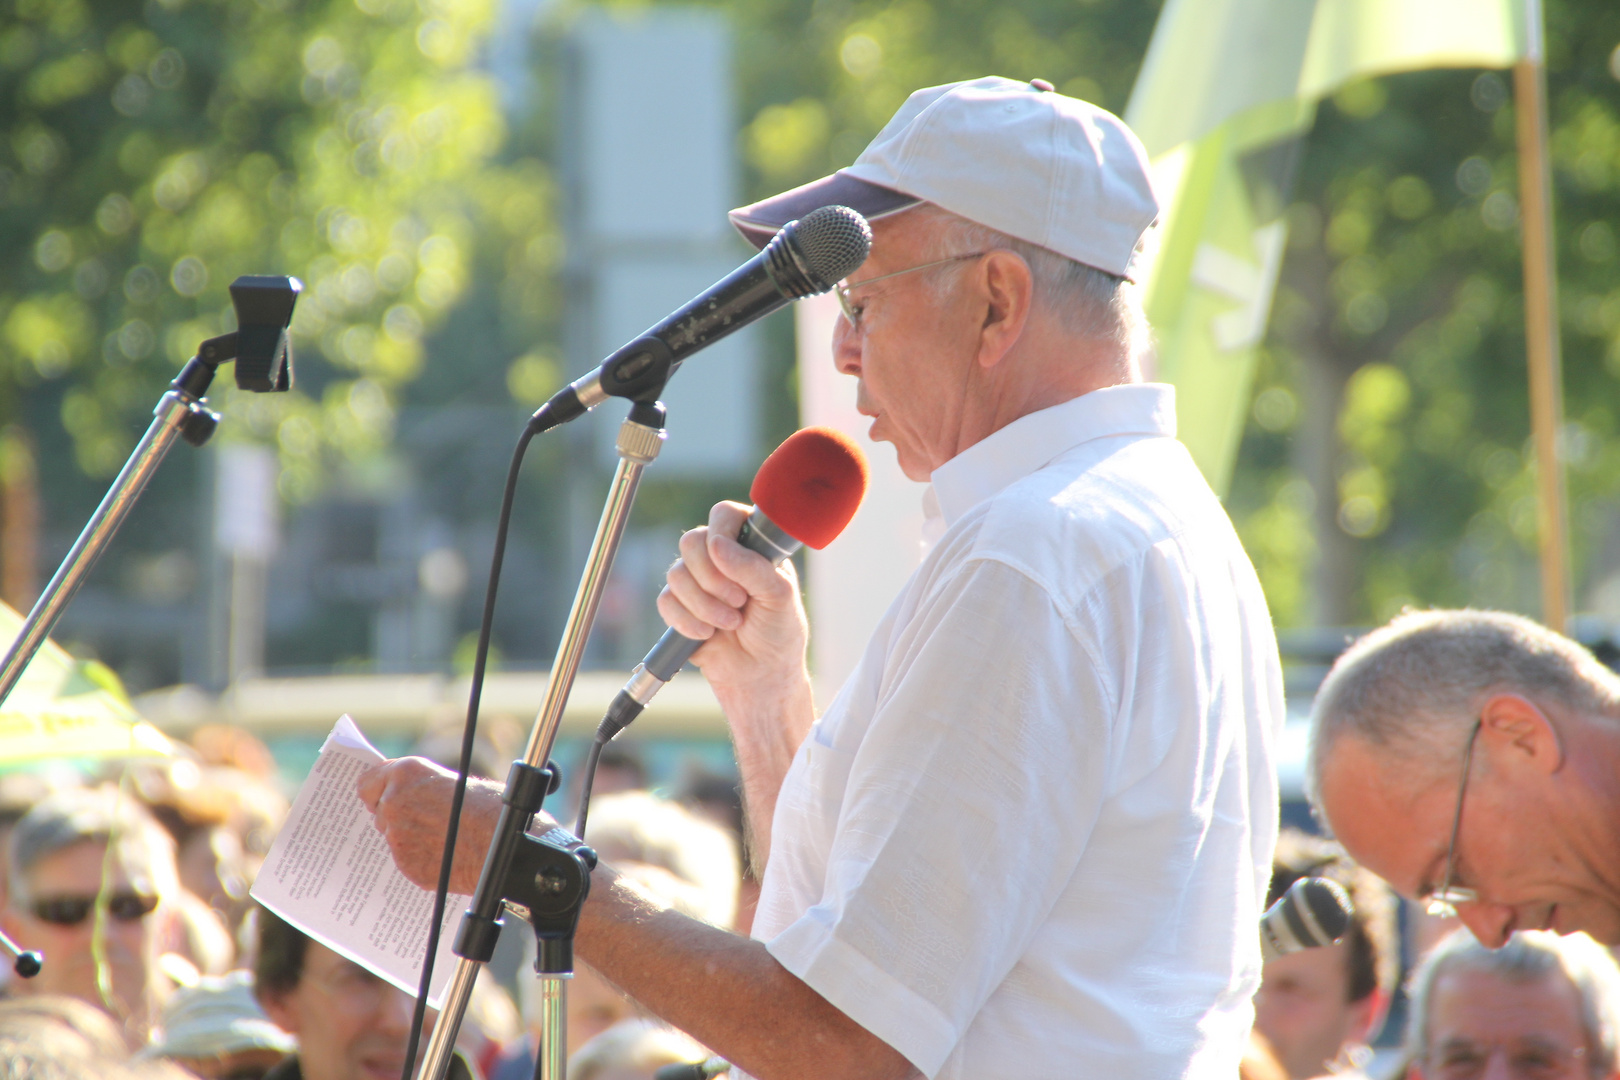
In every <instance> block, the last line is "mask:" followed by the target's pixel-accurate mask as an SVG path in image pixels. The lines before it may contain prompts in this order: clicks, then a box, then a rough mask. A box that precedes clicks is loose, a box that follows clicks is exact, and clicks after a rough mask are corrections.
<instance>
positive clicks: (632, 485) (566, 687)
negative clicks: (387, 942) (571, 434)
mask: <svg viewBox="0 0 1620 1080" xmlns="http://www.w3.org/2000/svg"><path fill="white" fill-rule="evenodd" d="M663 419H664V413H663V407H662V406H661V405H660V406H649V405H646V404H642V403H638V404H636V405H635V406H633V407H632V408H631V410H630V415H629V416H628V417H627V418H626V419H625V421H624V423H623V424H622V425H621V426H620V428H619V438H618V451H619V464H618V467H617V468H616V469H615V470H614V472H613V482H612V484H611V485H610V486H609V488H608V495H607V502H606V504H605V505H604V506H603V507H602V517H601V520H600V521H599V522H598V523H597V526H596V536H595V538H594V539H593V540H592V541H591V549H590V552H589V554H588V555H587V556H586V559H585V571H584V574H583V575H582V576H581V578H580V582H579V589H578V591H577V592H575V594H574V604H573V607H572V608H570V609H569V612H568V621H567V623H566V624H565V625H564V627H563V634H562V640H561V642H560V643H559V644H558V646H557V655H556V658H555V659H554V660H553V662H552V665H551V678H550V681H549V682H548V683H547V684H546V696H545V699H544V701H543V702H542V704H541V706H540V712H539V714H538V715H537V716H536V717H535V721H534V728H533V730H532V731H531V733H530V735H529V742H528V746H527V748H526V749H525V750H524V755H523V757H524V761H525V762H527V763H528V764H529V765H531V766H533V767H535V768H540V767H542V766H544V765H545V763H546V760H547V758H549V757H550V755H551V747H552V744H553V743H554V742H556V740H557V728H558V725H559V724H561V722H562V714H563V707H564V706H565V705H567V704H568V694H569V691H570V690H572V689H573V685H574V677H575V676H576V675H577V674H578V673H579V665H580V661H581V660H583V659H584V656H585V642H586V640H587V639H588V638H589V637H590V632H591V624H592V623H593V622H595V621H596V610H597V608H598V606H600V604H601V601H602V590H603V588H604V587H605V586H606V585H607V579H608V571H609V570H610V569H612V567H613V558H614V556H615V555H616V554H617V553H618V550H619V542H620V541H621V540H622V539H623V537H624V527H625V524H626V523H627V522H628V521H629V520H630V509H631V506H632V505H633V504H634V502H635V497H636V488H637V487H638V486H639V485H640V483H641V474H642V472H643V471H644V470H645V469H646V467H647V466H648V465H650V464H652V462H653V461H654V459H656V458H657V457H658V451H659V449H660V448H661V447H662V445H663V442H664V430H663ZM494 850H495V846H494V845H492V846H491V852H493V851H494ZM492 873H493V874H494V875H496V876H497V877H504V873H505V868H504V867H502V868H495V867H492V866H491V864H490V862H489V861H488V860H486V861H485V863H484V870H483V875H482V877H481V878H480V879H479V883H478V895H480V896H481V895H483V894H484V893H485V891H486V890H487V889H490V888H495V889H498V888H500V887H501V882H500V881H499V880H495V881H491V880H490V878H491V876H492ZM475 903H476V898H475ZM480 966H482V965H481V964H480V962H479V961H477V960H469V959H467V958H466V957H460V956H458V957H457V960H456V970H455V973H454V975H453V976H452V977H451V980H450V983H449V985H448V986H447V987H446V989H445V994H444V1001H443V1004H442V1005H441V1006H440V1008H439V1019H438V1022H437V1023H436V1024H435V1025H434V1027H433V1035H432V1037H431V1038H430V1039H429V1040H428V1044H427V1049H426V1051H425V1052H424V1053H423V1055H422V1066H421V1069H420V1070H419V1071H418V1072H417V1080H442V1078H443V1077H444V1076H445V1075H446V1070H447V1069H448V1067H449V1064H450V1055H451V1053H452V1051H454V1049H455V1045H456V1036H457V1035H458V1034H459V1033H460V1030H461V1021H462V1018H463V1017H464V1016H465V1015H466V1013H467V1003H468V1001H469V1000H470V999H471V997H472V990H473V984H474V983H475V982H476V981H477V979H478V969H479V967H480ZM553 974H554V975H555V974H557V973H553ZM563 985H564V982H563V978H561V977H551V978H544V977H543V979H542V983H541V989H542V991H543V992H544V994H545V997H544V998H543V999H542V1004H543V1005H544V1011H543V1012H542V1021H543V1027H542V1032H543V1035H544V1036H546V1039H545V1041H544V1042H543V1043H542V1045H541V1047H540V1054H539V1059H538V1061H539V1065H540V1071H539V1073H538V1074H537V1075H538V1076H539V1077H540V1080H563V1066H564V1064H565V1063H566V1061H567V1057H568V1047H567V1039H566V1035H565V1032H566V1027H565V1024H564V1019H563V1012H564V1008H563V1007H564V1004H565V1002H566V1000H567V997H566V992H565V991H564V990H563Z"/></svg>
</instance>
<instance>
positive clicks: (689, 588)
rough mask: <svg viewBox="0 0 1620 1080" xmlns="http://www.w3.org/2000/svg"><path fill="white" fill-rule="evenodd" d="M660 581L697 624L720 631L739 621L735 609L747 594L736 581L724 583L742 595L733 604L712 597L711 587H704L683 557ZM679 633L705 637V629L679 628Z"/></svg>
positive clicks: (722, 598)
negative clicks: (662, 581)
mask: <svg viewBox="0 0 1620 1080" xmlns="http://www.w3.org/2000/svg"><path fill="white" fill-rule="evenodd" d="M664 580H665V581H667V582H668V583H669V584H668V587H667V590H666V591H667V592H668V593H669V595H670V596H672V597H673V598H674V599H675V600H676V601H677V602H678V603H679V604H680V606H681V607H682V608H683V609H684V610H685V611H686V612H687V613H688V614H689V615H690V617H691V618H692V619H695V620H697V621H698V622H699V623H702V624H703V625H705V626H708V627H719V628H720V629H722V630H735V629H736V628H737V627H738V626H739V625H740V624H741V623H742V613H741V612H739V611H738V610H737V609H738V608H740V607H742V605H743V604H745V603H746V602H747V601H748V594H747V593H746V592H744V591H743V588H742V586H740V585H738V584H737V583H736V582H734V581H733V582H728V583H727V584H728V585H729V586H730V588H732V589H735V590H736V591H737V592H738V593H741V594H742V598H741V599H740V600H737V601H736V602H734V603H733V602H731V601H730V599H729V598H727V597H720V596H716V595H715V594H714V593H713V592H712V591H711V590H709V589H706V588H704V587H703V583H702V582H701V581H699V580H698V579H697V575H696V574H694V573H693V572H692V566H691V564H689V563H687V562H686V561H685V560H684V559H683V560H682V561H680V562H678V563H676V564H675V565H674V566H672V567H670V568H669V573H668V574H666V575H664ZM670 625H672V626H673V625H674V624H673V623H671V624H670ZM681 633H683V634H686V636H687V637H692V638H706V637H708V636H709V631H708V630H702V631H701V632H698V633H688V632H687V631H686V630H681Z"/></svg>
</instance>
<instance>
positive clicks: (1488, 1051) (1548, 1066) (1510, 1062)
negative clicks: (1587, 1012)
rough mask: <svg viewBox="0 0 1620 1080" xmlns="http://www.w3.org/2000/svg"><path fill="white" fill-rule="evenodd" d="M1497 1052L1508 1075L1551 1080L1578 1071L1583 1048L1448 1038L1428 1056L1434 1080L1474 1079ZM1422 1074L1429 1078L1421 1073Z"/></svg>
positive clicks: (1542, 1042) (1538, 1042)
mask: <svg viewBox="0 0 1620 1080" xmlns="http://www.w3.org/2000/svg"><path fill="white" fill-rule="evenodd" d="M1498 1051H1500V1052H1501V1053H1502V1054H1503V1055H1504V1056H1505V1057H1506V1058H1507V1066H1508V1075H1509V1076H1512V1077H1515V1078H1516V1080H1555V1078H1558V1077H1564V1076H1570V1075H1573V1074H1574V1073H1576V1072H1577V1071H1579V1069H1578V1067H1579V1065H1580V1064H1581V1063H1582V1059H1583V1058H1585V1057H1586V1047H1584V1046H1577V1047H1567V1046H1559V1045H1558V1044H1556V1043H1552V1042H1548V1041H1546V1040H1543V1039H1535V1038H1531V1039H1526V1040H1524V1041H1523V1042H1519V1043H1514V1044H1506V1043H1476V1042H1473V1041H1471V1040H1468V1039H1448V1040H1446V1042H1445V1044H1444V1045H1443V1046H1442V1047H1441V1048H1440V1050H1439V1052H1438V1053H1436V1054H1433V1055H1430V1056H1429V1059H1430V1061H1431V1063H1432V1073H1433V1075H1434V1076H1435V1078H1436V1080H1476V1078H1478V1077H1480V1076H1483V1075H1485V1070H1486V1068H1487V1067H1489V1065H1490V1063H1491V1059H1492V1058H1493V1057H1495V1056H1496V1054H1497V1052H1498ZM1424 1075H1425V1076H1427V1075H1430V1070H1425V1071H1424Z"/></svg>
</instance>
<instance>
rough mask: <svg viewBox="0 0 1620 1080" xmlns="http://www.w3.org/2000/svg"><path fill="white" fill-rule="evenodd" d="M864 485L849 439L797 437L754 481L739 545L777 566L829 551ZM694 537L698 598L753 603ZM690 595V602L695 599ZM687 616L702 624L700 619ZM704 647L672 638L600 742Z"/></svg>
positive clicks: (630, 689) (625, 694) (620, 702)
mask: <svg viewBox="0 0 1620 1080" xmlns="http://www.w3.org/2000/svg"><path fill="white" fill-rule="evenodd" d="M866 480H867V469H866V457H865V455H863V454H862V453H861V450H860V447H859V446H857V445H856V444H855V443H854V441H853V440H851V439H850V438H849V436H847V435H844V434H843V433H842V432H838V431H835V430H833V429H831V428H806V429H805V430H803V431H798V432H795V433H794V434H793V435H791V436H790V437H789V438H788V439H787V441H785V442H784V443H782V445H781V446H779V447H777V448H776V450H775V451H774V452H772V454H771V456H770V457H768V458H766V459H765V463H764V464H763V465H761V466H760V468H759V472H758V473H757V474H755V476H754V483H753V486H752V487H750V488H749V497H750V498H752V499H753V500H754V508H753V510H752V512H751V513H749V514H748V517H747V519H746V520H745V521H744V522H743V523H742V528H741V530H740V531H739V533H738V535H737V542H738V543H739V544H741V545H742V546H743V547H744V548H746V549H747V550H749V551H753V552H755V553H756V554H760V555H763V556H765V558H766V559H767V560H769V562H770V563H771V564H772V565H773V566H774V565H777V564H780V563H781V562H782V560H784V559H786V558H787V557H788V556H790V555H792V554H793V553H794V552H795V551H797V550H799V548H800V547H801V546H804V545H809V546H810V547H813V548H818V549H819V548H823V547H826V546H827V545H828V544H830V543H832V541H833V540H834V539H836V538H837V536H838V534H839V533H841V532H843V531H844V527H845V526H846V525H848V524H849V522H850V519H851V518H853V517H854V516H855V511H856V510H857V509H859V507H860V504H861V499H862V497H863V496H864V495H865V494H866ZM723 505H724V504H723ZM717 513H718V510H717ZM688 537H691V538H692V539H691V540H688V539H687V538H683V554H685V555H688V556H689V558H688V559H687V560H686V565H685V566H684V567H683V571H684V572H685V573H687V574H689V575H691V576H692V579H693V583H694V584H695V585H696V586H697V590H696V591H698V592H701V593H704V594H715V593H719V592H721V591H728V592H732V593H733V595H734V597H735V599H736V605H737V606H740V605H741V604H742V603H744V602H745V601H746V600H747V595H746V592H745V590H744V589H743V587H742V586H741V585H739V584H737V583H736V582H735V581H733V580H731V579H730V578H729V577H726V575H725V574H724V573H723V572H721V571H720V570H719V569H718V568H717V567H715V566H714V565H713V564H712V560H710V559H709V558H708V552H707V550H706V541H707V539H708V537H707V534H701V533H700V534H696V535H694V534H692V533H689V534H688ZM693 543H703V544H704V545H705V549H692V550H686V548H687V546H688V545H689V544H693ZM687 591H688V594H689V595H690V594H691V593H692V592H693V590H687ZM666 596H668V593H666ZM675 602H676V603H677V604H678V603H679V601H675ZM716 604H719V605H723V604H724V601H712V602H711V606H713V605H716ZM665 606H666V605H665V597H661V598H660V610H663V609H664V607H665ZM726 610H728V611H730V610H733V609H729V608H728V609H726ZM689 614H693V615H695V616H697V617H698V618H702V614H701V613H699V612H689ZM711 614H715V613H713V612H711ZM718 617H721V618H724V615H723V614H720V615H719V616H718ZM733 618H735V616H733ZM711 623H712V620H711ZM702 644H703V639H701V638H693V637H685V636H683V635H682V634H680V633H679V632H678V631H676V630H674V629H673V628H672V629H670V630H669V631H667V632H666V633H665V634H664V636H663V637H662V638H660V639H659V641H658V644H657V645H655V646H654V647H653V649H652V651H651V652H649V653H648V654H647V656H646V658H645V659H644V660H643V661H642V662H641V664H640V665H638V666H637V668H636V670H635V671H634V672H632V674H631V677H630V681H629V682H628V683H626V684H625V687H624V689H623V690H621V691H620V692H619V694H618V696H617V697H615V698H614V700H613V704H612V705H611V706H610V707H609V709H608V714H607V716H606V717H604V718H603V721H602V726H601V727H600V728H599V729H598V737H599V738H611V737H612V736H613V735H615V734H617V733H618V732H619V731H620V730H622V729H623V728H624V727H625V726H626V725H627V724H629V723H630V722H631V721H632V720H634V719H635V718H636V717H637V716H639V715H640V714H641V710H642V709H643V708H644V707H645V706H646V705H647V703H648V702H649V701H651V700H652V697H653V695H654V694H656V693H658V691H659V690H661V689H662V688H663V686H664V684H665V683H667V682H669V680H670V679H673V678H674V677H675V674H676V673H677V672H679V671H680V669H681V667H682V666H683V665H684V664H685V663H686V661H687V660H689V659H691V656H692V654H693V653H694V652H696V651H697V649H698V648H699V646H701V645H702Z"/></svg>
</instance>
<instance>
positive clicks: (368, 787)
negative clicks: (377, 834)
mask: <svg viewBox="0 0 1620 1080" xmlns="http://www.w3.org/2000/svg"><path fill="white" fill-rule="evenodd" d="M387 767H388V764H387V762H384V763H383V764H381V765H375V766H373V767H371V768H369V769H367V770H366V771H365V772H363V773H361V774H360V783H359V791H360V801H361V802H363V803H365V804H366V809H367V810H370V811H371V812H372V813H373V814H375V813H376V812H377V802H378V800H380V799H381V798H382V793H383V789H384V788H385V787H386V786H387V785H388V774H387V771H386V770H387Z"/></svg>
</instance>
